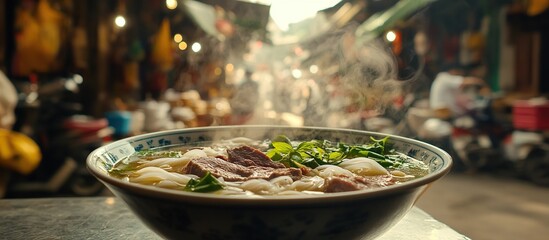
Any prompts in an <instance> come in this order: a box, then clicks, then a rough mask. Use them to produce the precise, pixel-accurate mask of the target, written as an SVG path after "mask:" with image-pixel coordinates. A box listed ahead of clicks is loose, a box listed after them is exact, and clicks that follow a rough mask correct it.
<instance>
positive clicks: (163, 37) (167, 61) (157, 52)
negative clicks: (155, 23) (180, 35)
mask: <svg viewBox="0 0 549 240" xmlns="http://www.w3.org/2000/svg"><path fill="white" fill-rule="evenodd" d="M172 41H173V40H172V35H171V33H170V22H169V21H168V19H164V20H162V23H161V24H160V28H159V29H158V32H156V34H155V35H154V40H153V46H152V53H151V61H152V63H153V64H154V65H156V67H157V68H158V69H159V70H161V71H166V72H167V71H169V70H171V69H172V67H173V62H174V59H173V53H172V52H173V49H172Z"/></svg>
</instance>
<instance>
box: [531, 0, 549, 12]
mask: <svg viewBox="0 0 549 240" xmlns="http://www.w3.org/2000/svg"><path fill="white" fill-rule="evenodd" d="M527 2H528V5H527V9H526V13H527V14H528V15H530V16H535V15H538V14H540V13H542V12H545V11H546V10H547V8H549V0H528V1H527Z"/></svg>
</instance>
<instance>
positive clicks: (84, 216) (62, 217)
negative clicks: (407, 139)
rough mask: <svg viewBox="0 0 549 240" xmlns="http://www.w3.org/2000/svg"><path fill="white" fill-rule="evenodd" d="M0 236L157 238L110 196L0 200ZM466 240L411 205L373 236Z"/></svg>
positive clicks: (37, 237)
mask: <svg viewBox="0 0 549 240" xmlns="http://www.w3.org/2000/svg"><path fill="white" fill-rule="evenodd" d="M0 216H1V217H0V239H25V240H27V239H132V240H133V239H160V237H159V236H157V235H155V233H153V232H152V231H151V230H149V229H148V228H147V227H146V226H145V225H144V224H143V223H141V221H140V220H139V219H138V218H137V217H136V216H135V215H133V213H132V212H131V211H130V210H129V208H127V207H126V205H125V204H124V203H123V202H122V201H121V200H120V199H118V198H116V197H86V198H36V199H2V200H0ZM389 239H391V240H398V239H406V240H413V239H421V240H429V239H433V240H435V239H436V240H438V239H445V240H454V239H455V240H458V239H459V240H467V239H469V238H468V237H466V236H464V235H462V234H460V233H458V232H456V231H455V230H453V229H451V228H450V227H448V226H447V225H445V224H444V223H441V222H439V221H437V220H436V219H434V218H433V217H431V216H430V215H428V214H427V213H425V212H424V211H422V210H421V209H419V208H417V207H414V208H413V209H412V210H411V211H410V212H409V213H408V214H407V215H406V216H405V217H404V218H403V219H402V220H401V221H400V222H399V223H398V224H397V225H395V226H394V227H393V228H392V229H391V230H389V232H387V233H386V234H384V235H383V236H381V237H380V238H378V240H389Z"/></svg>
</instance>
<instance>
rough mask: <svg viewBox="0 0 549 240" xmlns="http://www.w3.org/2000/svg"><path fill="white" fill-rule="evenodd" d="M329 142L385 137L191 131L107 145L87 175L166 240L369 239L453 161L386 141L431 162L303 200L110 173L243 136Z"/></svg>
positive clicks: (247, 129)
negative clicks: (132, 162)
mask: <svg viewBox="0 0 549 240" xmlns="http://www.w3.org/2000/svg"><path fill="white" fill-rule="evenodd" d="M279 134H284V135H286V136H288V137H289V138H290V139H293V140H311V139H327V140H331V141H342V142H345V143H349V144H352V143H366V142H369V139H370V137H375V138H382V137H385V136H386V135H385V134H380V133H374V132H365V131H357V130H346V129H329V128H311V127H286V126H221V127H205V128H188V129H181V130H173V131H163V132H156V133H150V134H144V135H139V136H134V137H129V138H126V139H122V140H119V141H116V142H112V143H110V144H108V145H105V146H103V147H101V148H99V149H97V150H95V151H94V152H92V153H91V154H90V155H89V157H88V159H87V166H88V169H89V170H90V172H91V173H92V174H93V175H94V176H95V177H97V178H98V179H99V180H100V181H101V182H103V183H104V184H105V185H106V186H107V187H108V188H109V189H110V190H111V191H112V192H113V193H114V194H115V195H116V196H117V197H118V198H120V199H122V200H123V201H124V202H126V203H127V205H128V206H129V208H130V209H131V210H132V211H133V212H134V213H135V214H136V215H137V216H138V217H139V218H140V219H141V220H142V221H143V222H144V223H145V224H146V225H147V226H148V227H150V228H151V229H152V230H153V231H155V232H156V233H157V234H158V235H160V236H161V237H164V238H168V239H372V238H375V237H377V236H379V235H381V234H383V233H384V232H385V231H387V230H388V229H390V228H391V227H392V226H393V225H394V224H396V223H397V222H398V221H399V220H400V219H401V218H402V217H403V216H404V215H405V214H406V213H407V212H408V210H410V209H411V208H412V207H413V205H414V203H415V202H416V201H417V200H418V198H419V197H420V196H421V194H422V193H423V192H424V191H425V190H426V189H427V187H428V186H429V185H430V184H431V183H433V182H434V181H436V180H437V179H439V178H441V177H442V176H444V175H445V174H446V173H447V172H448V171H449V170H450V165H451V161H452V160H451V157H450V156H449V155H448V154H447V153H446V152H444V151H443V150H441V149H440V148H438V147H435V146H432V145H429V144H427V143H424V142H420V141H417V140H413V139H409V138H404V137H399V136H390V141H391V142H392V143H393V144H394V147H395V148H396V149H397V151H399V152H402V153H405V154H407V155H409V156H411V157H414V158H416V159H419V160H421V161H423V162H425V163H426V164H428V165H429V167H430V170H431V173H430V174H428V175H427V176H424V177H422V178H418V179H416V180H412V181H408V182H405V183H401V184H397V185H393V186H388V187H384V188H377V189H369V190H359V191H352V192H342V193H330V194H323V195H311V196H309V195H307V196H302V195H299V196H267V197H262V198H242V197H235V196H219V195H212V194H207V193H192V192H184V191H176V190H169V189H161V188H158V187H154V186H145V185H138V184H135V183H129V182H126V181H122V180H119V179H117V178H114V177H111V176H109V175H108V170H109V169H110V168H112V167H113V165H115V164H116V163H117V162H118V161H120V160H121V159H123V158H125V157H127V156H129V155H131V154H133V153H134V152H136V151H139V150H143V149H151V148H157V147H165V146H180V145H191V146H205V145H207V144H208V143H210V142H211V141H216V140H222V139H230V138H234V137H248V138H252V139H258V140H263V139H271V138H273V137H274V136H277V135H279Z"/></svg>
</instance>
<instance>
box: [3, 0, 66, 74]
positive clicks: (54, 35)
mask: <svg viewBox="0 0 549 240" xmlns="http://www.w3.org/2000/svg"><path fill="white" fill-rule="evenodd" d="M61 20H62V15H61V13H60V12H59V11H57V10H55V9H53V8H52V7H51V6H50V4H49V3H48V1H47V0H40V1H39V2H38V5H37V8H36V15H33V14H32V10H31V9H24V8H21V9H19V10H18V11H17V13H16V27H15V28H16V29H18V32H17V33H16V36H15V44H16V50H15V55H14V59H13V62H14V64H13V65H14V69H13V72H14V74H16V75H29V74H31V73H32V72H49V71H52V70H54V68H55V66H56V63H57V61H56V58H57V55H58V53H59V51H60V48H61V45H62V43H61Z"/></svg>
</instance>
